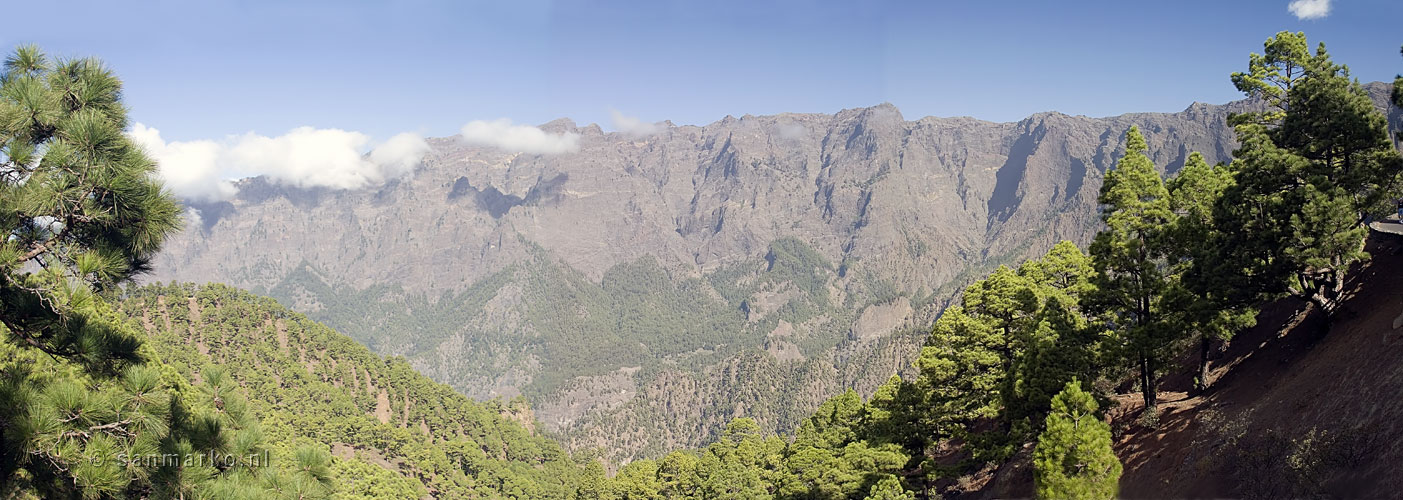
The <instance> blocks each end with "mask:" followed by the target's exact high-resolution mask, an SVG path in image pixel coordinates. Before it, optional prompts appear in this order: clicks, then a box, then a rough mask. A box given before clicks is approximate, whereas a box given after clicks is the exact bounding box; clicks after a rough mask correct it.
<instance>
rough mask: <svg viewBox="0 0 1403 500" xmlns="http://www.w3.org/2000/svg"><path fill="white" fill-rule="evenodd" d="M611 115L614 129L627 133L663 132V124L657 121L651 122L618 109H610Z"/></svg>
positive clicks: (636, 134) (642, 134)
mask: <svg viewBox="0 0 1403 500" xmlns="http://www.w3.org/2000/svg"><path fill="white" fill-rule="evenodd" d="M609 116H611V117H613V122H614V130H617V131H619V132H623V133H624V134H626V135H632V136H640V137H641V136H645V135H653V134H656V133H658V132H662V130H663V126H662V125H660V124H657V123H649V122H645V121H643V120H640V119H638V118H636V117H632V116H628V115H625V114H623V113H620V112H619V110H617V109H611V110H609Z"/></svg>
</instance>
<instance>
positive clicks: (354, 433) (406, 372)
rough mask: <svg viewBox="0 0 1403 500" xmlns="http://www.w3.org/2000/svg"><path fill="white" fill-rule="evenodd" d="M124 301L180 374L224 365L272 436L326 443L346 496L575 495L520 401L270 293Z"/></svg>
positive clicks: (184, 292)
mask: <svg viewBox="0 0 1403 500" xmlns="http://www.w3.org/2000/svg"><path fill="white" fill-rule="evenodd" d="M119 307H120V310H121V311H122V312H123V313H124V314H126V315H127V316H129V317H131V318H133V323H136V324H137V325H138V326H139V327H140V328H142V329H144V330H145V332H146V338H147V343H148V345H149V346H150V348H151V349H153V350H154V351H155V352H157V353H159V355H160V356H161V358H162V359H163V360H164V361H165V362H166V363H167V364H168V365H169V366H170V367H172V368H173V369H175V370H176V371H178V372H180V373H181V374H182V375H184V376H186V377H188V378H191V379H192V380H200V377H201V374H202V373H204V372H203V370H204V369H205V368H206V367H210V366H217V367H219V368H221V369H223V370H224V371H226V372H227V373H228V375H229V376H230V377H231V378H232V380H234V381H235V382H237V383H238V385H239V387H240V388H241V390H242V392H243V393H244V394H245V395H246V396H247V397H248V398H249V406H250V409H251V410H252V412H253V414H254V415H255V416H256V417H257V418H258V419H259V420H261V421H262V422H263V425H264V427H263V431H264V432H265V433H267V435H268V438H269V440H270V441H272V442H275V443H304V442H305V443H314V444H316V445H318V446H330V449H331V452H332V454H333V455H334V456H335V463H334V464H333V483H334V484H335V485H336V487H337V489H338V494H339V495H341V496H342V497H344V498H354V497H357V496H365V497H374V498H422V497H424V496H431V497H437V498H503V497H508V498H523V499H524V498H571V497H573V494H574V490H575V487H576V484H577V483H578V482H579V479H580V477H581V475H582V474H583V471H584V468H583V467H582V466H581V465H580V464H577V463H576V462H574V461H573V460H572V459H571V458H570V456H569V455H568V454H566V453H565V452H564V451H563V450H562V449H561V447H560V445H559V444H557V443H555V442H553V441H551V440H549V439H546V438H544V437H541V436H540V435H539V434H537V433H536V432H535V431H534V425H535V421H534V418H533V416H532V414H531V412H530V410H529V409H528V408H527V407H526V406H525V405H524V402H523V401H520V400H517V401H513V402H510V403H505V404H503V403H501V402H492V403H489V404H480V403H477V402H474V401H471V400H469V399H467V398H466V397H464V396H462V395H461V394H458V393H456V392H455V391H453V390H452V389H451V388H449V387H447V386H445V385H442V384H438V383H435V382H432V381H430V380H429V379H428V378H426V377H424V376H423V375H420V374H418V373H416V372H415V371H414V370H413V369H412V368H410V367H409V365H408V364H407V363H405V362H404V360H402V359H398V358H391V359H384V358H381V357H379V356H377V355H375V354H373V353H371V352H370V351H369V350H368V349H366V348H365V347H364V346H361V345H359V344H357V343H356V342H355V341H353V340H351V339H349V338H346V337H345V336H342V335H341V334H339V333H337V332H335V331H333V330H331V329H329V328H327V327H325V326H322V325H320V324H317V323H315V322H312V321H311V320H309V319H307V318H306V317H305V316H303V315H301V314H298V313H295V312H292V311H289V310H287V309H286V308H284V307H282V306H279V305H278V304H277V303H276V302H274V301H273V300H271V299H267V298H263V297H257V296H253V295H251V294H249V293H248V292H245V291H242V290H238V289H234V288H230V287H228V286H224V285H206V286H194V285H183V286H175V285H172V286H147V287H142V288H137V289H133V290H129V291H128V292H127V293H126V294H125V297H124V299H123V300H121V301H120V303H119Z"/></svg>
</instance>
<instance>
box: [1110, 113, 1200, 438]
mask: <svg viewBox="0 0 1403 500" xmlns="http://www.w3.org/2000/svg"><path fill="white" fill-rule="evenodd" d="M1146 149H1147V146H1146V144H1145V138H1144V137H1143V136H1141V135H1140V131H1139V130H1138V129H1136V128H1134V127H1131V129H1130V131H1129V132H1127V133H1126V151H1125V156H1124V157H1123V158H1121V159H1120V161H1119V162H1117V163H1116V168H1115V169H1114V170H1111V171H1110V172H1109V173H1107V174H1106V180H1105V183H1104V184H1102V185H1101V195H1100V197H1099V198H1097V201H1098V202H1100V203H1101V205H1102V212H1101V219H1102V220H1103V221H1105V223H1106V229H1105V230H1103V231H1101V232H1100V233H1099V234H1097V235H1096V239H1095V240H1094V241H1092V243H1091V256H1092V258H1093V263H1094V266H1095V268H1096V276H1095V279H1093V283H1094V284H1095V285H1096V291H1095V293H1094V294H1093V296H1092V298H1091V302H1092V303H1093V305H1094V307H1095V308H1096V309H1098V310H1100V311H1104V312H1105V313H1106V314H1107V315H1108V316H1109V321H1110V325H1111V327H1112V330H1114V331H1115V332H1116V335H1117V336H1118V337H1119V338H1120V339H1121V341H1120V348H1121V349H1122V350H1123V355H1124V357H1125V359H1126V360H1128V361H1130V362H1131V364H1132V366H1134V367H1135V369H1136V370H1137V371H1138V372H1139V378H1140V380H1139V385H1140V392H1141V395H1142V396H1143V397H1144V401H1145V411H1146V414H1145V415H1146V417H1148V418H1149V419H1150V420H1151V421H1153V418H1154V416H1155V414H1156V411H1157V410H1156V406H1155V405H1156V404H1157V403H1158V391H1157V386H1158V384H1159V373H1160V369H1161V368H1160V362H1161V359H1162V358H1163V356H1164V354H1165V349H1166V348H1168V347H1169V346H1170V345H1171V344H1172V343H1173V341H1174V340H1176V338H1177V337H1178V336H1179V335H1180V333H1181V331H1180V329H1179V328H1177V327H1176V325H1175V324H1174V323H1173V321H1172V320H1171V318H1170V316H1169V314H1167V312H1166V307H1165V306H1166V305H1165V304H1164V298H1165V296H1166V295H1167V294H1169V293H1170V291H1171V289H1172V288H1173V287H1174V286H1176V276H1175V275H1173V274H1171V273H1172V272H1173V270H1172V269H1171V268H1170V266H1169V260H1168V258H1167V255H1166V250H1167V248H1168V247H1167V245H1166V244H1165V243H1166V228H1169V227H1170V226H1171V225H1172V224H1173V223H1174V218H1175V217H1174V212H1173V211H1172V210H1170V205H1169V191H1168V190H1167V189H1165V187H1164V181H1163V179H1161V178H1160V175H1159V172H1158V171H1156V170H1155V166H1154V164H1153V163H1151V162H1150V159H1149V157H1147V156H1145V150H1146Z"/></svg>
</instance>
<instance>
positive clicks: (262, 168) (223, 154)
mask: <svg viewBox="0 0 1403 500" xmlns="http://www.w3.org/2000/svg"><path fill="white" fill-rule="evenodd" d="M127 135H128V136H129V137H131V138H132V140H134V141H135V142H137V143H138V144H140V145H141V146H142V147H143V148H145V149H146V151H147V153H149V154H150V155H151V156H152V158H153V159H155V160H156V161H157V163H158V165H159V166H160V167H159V173H160V177H161V179H162V180H163V181H165V183H166V186H168V187H169V188H170V189H171V190H172V191H174V192H175V193H176V194H177V195H179V196H181V197H183V198H186V199H192V200H202V201H213V200H224V199H228V198H230V197H232V196H233V195H234V193H235V192H236V191H237V189H236V188H235V187H234V184H233V182H231V179H235V178H240V177H252V176H258V175H264V176H267V177H268V178H269V179H272V180H273V181H274V182H278V183H281V184H285V185H290V186H296V187H303V188H313V187H324V188H331V189H360V188H364V187H369V186H374V185H379V184H381V183H384V182H385V181H386V180H389V179H391V178H394V177H398V176H401V175H404V174H407V173H409V172H411V171H412V170H413V169H414V166H415V165H417V164H418V163H419V161H420V160H421V159H422V158H423V157H424V154H425V153H426V152H428V150H429V145H428V143H426V142H424V139H423V138H421V137H419V136H418V135H415V134H408V133H405V134H399V135H396V136H394V137H392V138H390V140H388V141H385V143H383V144H381V145H379V146H378V147H376V148H374V149H373V150H372V151H370V154H369V155H367V154H365V151H366V150H367V149H368V148H369V146H370V145H371V140H370V137H369V136H367V135H365V134H362V133H359V132H349V131H345V130H338V129H316V128H312V127H299V128H296V129H293V130H292V131H289V132H288V133H286V134H283V135H280V136H277V137H267V136H262V135H258V134H254V133H248V134H244V135H241V136H231V137H228V138H226V139H225V140H224V141H221V142H215V141H208V140H201V141H176V142H166V141H165V140H163V139H162V138H161V133H160V131H158V130H156V129H154V128H150V127H146V126H145V125H142V124H139V123H138V124H136V125H135V126H134V127H132V130H131V132H128V133H127Z"/></svg>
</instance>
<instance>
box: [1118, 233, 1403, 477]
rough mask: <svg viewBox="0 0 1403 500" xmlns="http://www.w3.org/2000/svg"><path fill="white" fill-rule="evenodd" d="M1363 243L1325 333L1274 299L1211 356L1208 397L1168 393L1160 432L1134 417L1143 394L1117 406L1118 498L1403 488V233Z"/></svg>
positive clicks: (1312, 316)
mask: <svg viewBox="0 0 1403 500" xmlns="http://www.w3.org/2000/svg"><path fill="white" fill-rule="evenodd" d="M1368 249H1369V252H1370V253H1371V254H1372V256H1373V259H1372V260H1371V261H1370V262H1369V263H1368V264H1367V265H1365V266H1364V267H1363V268H1362V269H1360V270H1358V271H1357V272H1356V273H1355V275H1354V277H1353V278H1352V279H1353V282H1352V283H1351V287H1352V290H1353V294H1352V296H1351V297H1350V298H1349V299H1348V300H1347V302H1346V303H1345V305H1344V308H1343V310H1342V312H1341V313H1340V314H1339V316H1338V317H1337V318H1336V319H1335V321H1334V322H1333V324H1332V325H1329V326H1328V329H1327V328H1326V325H1325V324H1324V320H1323V318H1321V317H1320V316H1319V315H1318V314H1316V313H1315V312H1314V311H1311V310H1309V309H1308V308H1307V307H1304V306H1302V305H1301V304H1300V303H1299V302H1295V301H1290V300H1287V301H1283V302H1280V303H1277V304H1274V305H1272V306H1271V307H1268V308H1267V309H1266V310H1265V311H1264V312H1263V313H1262V316H1261V317H1260V318H1259V323H1258V326H1257V327H1256V328H1254V329H1252V330H1250V331H1247V332H1244V333H1243V334H1241V335H1240V336H1239V337H1238V338H1237V339H1235V340H1234V341H1233V342H1232V345H1231V346H1230V347H1229V348H1228V349H1227V350H1226V352H1225V353H1224V355H1223V356H1222V357H1221V358H1219V359H1217V360H1215V363H1217V365H1218V367H1217V368H1216V369H1215V370H1214V375H1213V377H1214V378H1216V380H1215V381H1214V384H1213V387H1212V388H1211V389H1210V390H1209V391H1208V392H1207V393H1205V394H1203V395H1200V396H1197V397H1192V398H1190V397H1182V398H1181V397H1176V396H1178V395H1183V394H1184V393H1182V392H1180V393H1179V394H1178V395H1174V394H1167V395H1166V396H1167V397H1166V399H1167V400H1169V401H1168V402H1166V403H1164V404H1163V405H1162V406H1161V412H1162V417H1161V420H1160V425H1159V426H1158V428H1155V429H1148V428H1145V427H1143V426H1141V425H1139V424H1138V423H1134V418H1135V417H1136V416H1137V415H1138V414H1139V411H1137V410H1136V409H1135V408H1134V403H1137V402H1138V401H1129V403H1131V404H1130V405H1129V406H1130V408H1129V409H1130V411H1122V412H1118V413H1119V416H1118V417H1117V420H1116V423H1117V428H1118V429H1120V430H1121V431H1122V432H1123V434H1122V435H1121V436H1120V438H1119V439H1118V441H1117V453H1118V454H1119V455H1120V457H1121V460H1122V462H1124V464H1125V474H1124V476H1123V477H1122V479H1121V492H1122V494H1123V496H1125V497H1127V498H1222V497H1238V498H1254V497H1255V498H1285V497H1295V498H1300V497H1316V496H1323V497H1328V498H1386V497H1393V496H1396V495H1398V494H1399V492H1400V491H1403V466H1400V465H1399V464H1400V463H1403V398H1400V396H1403V324H1401V323H1403V238H1400V237H1398V236H1393V235H1380V234H1375V235H1374V236H1372V237H1371V239H1370V241H1369V243H1368ZM1172 383H1173V382H1171V384H1172ZM1166 389H1167V390H1170V391H1174V390H1176V388H1175V387H1166ZM1177 389H1178V390H1181V391H1182V390H1183V389H1182V388H1177ZM1176 399H1177V400H1176Z"/></svg>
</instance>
